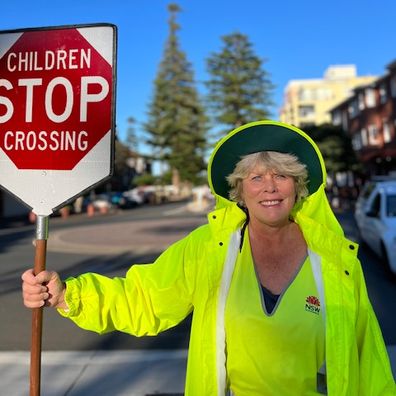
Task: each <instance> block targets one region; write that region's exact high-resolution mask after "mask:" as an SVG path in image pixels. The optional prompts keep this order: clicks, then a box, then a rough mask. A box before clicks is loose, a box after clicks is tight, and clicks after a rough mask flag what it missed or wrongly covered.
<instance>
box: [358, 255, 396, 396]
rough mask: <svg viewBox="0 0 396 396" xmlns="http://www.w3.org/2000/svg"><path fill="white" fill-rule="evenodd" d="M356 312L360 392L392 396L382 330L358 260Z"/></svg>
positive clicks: (395, 392) (365, 395)
mask: <svg viewBox="0 0 396 396" xmlns="http://www.w3.org/2000/svg"><path fill="white" fill-rule="evenodd" d="M355 276H356V279H355V281H356V286H357V289H356V290H357V294H358V295H357V299H358V312H357V322H356V334H357V347H358V351H359V371H360V373H359V378H360V381H359V395H362V396H395V395H396V386H395V381H394V379H393V375H392V370H391V366H390V362H389V356H388V353H387V350H386V347H385V343H384V340H383V337H382V333H381V329H380V326H379V324H378V321H377V318H376V316H375V313H374V310H373V308H372V306H371V303H370V301H369V298H368V294H367V289H366V284H365V280H364V276H363V272H362V268H361V265H360V263H359V262H358V265H357V268H356V272H355Z"/></svg>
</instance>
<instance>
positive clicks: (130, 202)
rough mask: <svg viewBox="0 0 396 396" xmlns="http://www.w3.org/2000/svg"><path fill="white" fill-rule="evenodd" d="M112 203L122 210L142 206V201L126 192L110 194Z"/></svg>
mask: <svg viewBox="0 0 396 396" xmlns="http://www.w3.org/2000/svg"><path fill="white" fill-rule="evenodd" d="M110 199H111V203H112V204H113V205H115V206H116V207H117V208H120V209H131V208H135V207H136V206H138V205H140V201H138V200H137V199H135V197H133V196H130V195H129V194H127V193H126V192H120V191H117V192H112V193H111V194H110Z"/></svg>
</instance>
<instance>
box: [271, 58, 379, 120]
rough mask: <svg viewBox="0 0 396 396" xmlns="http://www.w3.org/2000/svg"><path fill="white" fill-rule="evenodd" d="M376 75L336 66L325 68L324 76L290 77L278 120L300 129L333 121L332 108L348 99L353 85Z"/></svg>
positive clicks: (362, 83) (365, 81) (344, 66)
mask: <svg viewBox="0 0 396 396" xmlns="http://www.w3.org/2000/svg"><path fill="white" fill-rule="evenodd" d="M376 78H377V77H375V76H357V72H356V66H355V65H333V66H329V67H328V68H327V69H326V71H325V73H324V75H323V78H321V79H304V80H290V81H289V83H288V84H287V86H286V88H285V92H284V103H283V105H282V107H281V110H280V114H279V119H280V120H281V121H283V122H286V123H288V124H293V125H295V126H297V127H300V128H304V127H305V126H311V125H320V124H324V123H330V122H331V115H330V112H329V110H330V109H331V108H333V107H334V106H335V105H336V104H337V103H339V102H341V101H343V100H344V99H346V98H348V97H349V96H350V95H351V94H352V92H353V89H354V88H356V87H357V86H359V85H366V84H369V83H371V82H373V81H374V80H375V79H376Z"/></svg>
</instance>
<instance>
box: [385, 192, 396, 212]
mask: <svg viewBox="0 0 396 396" xmlns="http://www.w3.org/2000/svg"><path fill="white" fill-rule="evenodd" d="M386 214H387V216H388V217H396V194H393V195H388V196H387V198H386Z"/></svg>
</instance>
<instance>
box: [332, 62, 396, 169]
mask: <svg viewBox="0 0 396 396" xmlns="http://www.w3.org/2000/svg"><path fill="white" fill-rule="evenodd" d="M330 113H331V119H332V123H333V124H334V125H339V126H342V128H343V130H344V131H346V133H348V134H349V135H350V137H351V139H352V144H353V148H354V150H355V151H356V153H357V155H358V158H359V159H360V161H361V162H362V163H363V164H364V166H365V169H366V171H367V175H368V176H371V175H385V174H396V60H395V61H393V62H392V63H390V64H389V65H388V66H387V67H386V73H385V74H384V75H382V76H380V77H379V78H377V79H376V80H375V81H373V82H371V83H369V84H366V85H361V86H359V87H357V88H355V89H354V92H353V95H352V96H351V97H349V98H347V99H345V100H344V101H343V102H341V103H339V104H337V105H336V106H335V107H333V108H332V109H331V110H330Z"/></svg>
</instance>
